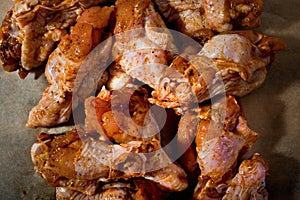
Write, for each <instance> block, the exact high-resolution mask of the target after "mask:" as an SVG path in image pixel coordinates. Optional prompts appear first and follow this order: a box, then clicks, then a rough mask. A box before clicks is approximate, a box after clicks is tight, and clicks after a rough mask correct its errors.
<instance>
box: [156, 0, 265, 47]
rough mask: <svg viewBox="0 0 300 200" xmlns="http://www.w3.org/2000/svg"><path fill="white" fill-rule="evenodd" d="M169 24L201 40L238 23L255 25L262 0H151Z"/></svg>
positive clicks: (239, 24) (227, 29)
mask: <svg viewBox="0 0 300 200" xmlns="http://www.w3.org/2000/svg"><path fill="white" fill-rule="evenodd" d="M155 3H156V5H157V7H158V9H159V11H160V13H161V14H162V15H163V16H164V18H165V19H166V20H167V21H168V22H169V23H170V24H171V27H172V28H173V27H174V28H175V29H176V30H178V31H180V32H182V33H184V34H187V35H188V36H190V37H193V38H194V39H196V40H198V41H200V42H202V43H203V42H205V41H206V40H207V39H210V38H211V37H212V36H213V35H214V32H215V31H216V32H224V31H229V30H232V29H233V26H239V27H241V26H242V27H251V28H254V27H258V26H259V25H260V16H261V14H262V11H263V0H251V1H246V0H229V1H225V0H217V1H211V0H196V1H191V0H184V1H178V0H175V1H171V0H163V1H161V0H155Z"/></svg>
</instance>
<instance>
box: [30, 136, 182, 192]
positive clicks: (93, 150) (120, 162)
mask: <svg viewBox="0 0 300 200" xmlns="http://www.w3.org/2000/svg"><path fill="white" fill-rule="evenodd" d="M79 134H80V137H79V136H78V134H77V132H76V131H70V132H68V133H66V134H64V135H59V136H49V135H42V136H40V137H42V138H44V139H43V140H42V141H41V140H39V141H38V142H37V143H35V144H34V145H33V146H32V149H31V156H32V160H33V163H34V166H35V169H36V171H37V172H39V173H40V174H41V175H42V176H43V178H44V179H45V180H46V181H47V182H48V183H49V184H50V185H51V186H54V187H68V188H71V189H73V190H77V191H80V192H83V193H85V194H88V195H92V194H95V191H96V186H97V183H99V182H103V181H104V182H108V181H116V180H119V179H123V180H128V179H131V178H141V177H144V178H145V179H148V180H152V181H153V182H156V183H158V184H159V185H160V186H161V187H163V188H165V189H166V190H169V191H182V190H184V189H185V188H186V187H187V180H186V174H185V172H184V170H183V169H182V168H181V167H179V166H178V165H177V164H175V163H173V162H172V161H171V160H170V158H169V157H168V156H167V155H166V153H165V152H164V151H163V149H161V146H160V142H159V140H157V139H155V138H153V139H152V140H151V141H146V142H141V141H132V142H128V143H127V144H120V145H117V144H109V143H107V142H105V141H100V140H98V139H94V138H92V137H85V134H86V133H84V132H82V131H81V132H79ZM80 138H82V139H83V142H82V141H81V140H80Z"/></svg>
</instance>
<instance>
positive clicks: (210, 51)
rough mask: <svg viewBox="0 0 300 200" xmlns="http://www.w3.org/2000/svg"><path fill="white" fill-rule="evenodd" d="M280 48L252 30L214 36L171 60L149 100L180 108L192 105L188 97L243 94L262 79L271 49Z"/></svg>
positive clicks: (278, 43)
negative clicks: (197, 49)
mask: <svg viewBox="0 0 300 200" xmlns="http://www.w3.org/2000/svg"><path fill="white" fill-rule="evenodd" d="M284 48H285V44H284V42H283V41H281V40H280V39H278V38H275V37H269V36H266V35H262V34H258V33H254V32H252V31H233V32H229V33H224V34H220V35H217V36H214V37H213V38H212V39H211V40H209V41H208V42H207V43H206V44H205V45H204V46H203V48H202V50H201V51H200V52H199V53H198V54H197V55H183V56H178V57H177V58H175V59H174V60H173V62H172V64H171V65H170V67H169V68H168V69H167V70H166V73H165V74H164V75H163V77H162V78H161V79H160V83H159V87H158V88H155V91H154V92H153V93H152V98H151V99H150V102H151V103H156V104H158V105H161V106H162V107H165V108H178V109H179V111H178V112H180V110H182V109H185V107H189V106H190V105H189V104H191V105H195V103H196V102H192V101H191V99H196V101H198V102H199V103H200V102H203V101H205V100H207V99H210V98H212V97H214V96H217V95H220V94H223V95H225V92H226V94H228V95H236V96H244V95H246V94H248V93H250V92H251V91H253V90H255V89H256V88H258V87H259V86H260V85H261V84H262V83H263V82H264V80H265V77H266V74H267V67H268V66H269V65H270V64H271V63H272V61H273V58H274V52H275V51H277V50H282V49H284ZM184 104H186V105H184ZM180 106H181V108H180Z"/></svg>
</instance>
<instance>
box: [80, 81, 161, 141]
mask: <svg viewBox="0 0 300 200" xmlns="http://www.w3.org/2000/svg"><path fill="white" fill-rule="evenodd" d="M147 96H148V92H147V90H146V89H144V88H141V87H126V88H123V89H122V90H116V91H108V90H106V89H104V88H103V89H102V90H101V91H100V93H99V94H98V95H97V97H89V98H87V99H86V100H85V114H86V120H85V125H86V130H87V131H88V132H91V133H92V132H97V133H98V134H100V135H101V136H102V137H107V138H108V139H110V140H111V141H113V142H117V143H127V142H130V141H133V140H144V139H145V140H147V139H150V138H152V137H155V136H157V134H158V133H159V128H158V127H157V124H156V123H155V122H154V119H153V117H151V114H150V110H149V109H150V104H149V102H148V99H147ZM151 121H152V123H151ZM103 134H104V135H103Z"/></svg>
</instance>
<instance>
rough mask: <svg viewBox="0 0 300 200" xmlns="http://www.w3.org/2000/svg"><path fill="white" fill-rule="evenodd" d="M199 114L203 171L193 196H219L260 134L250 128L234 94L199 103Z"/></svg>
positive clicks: (199, 159)
mask: <svg viewBox="0 0 300 200" xmlns="http://www.w3.org/2000/svg"><path fill="white" fill-rule="evenodd" d="M197 117H198V118H199V125H198V127H196V128H194V130H195V131H196V132H197V133H196V138H195V142H196V151H197V154H198V158H197V159H198V164H199V167H200V170H201V174H200V176H199V178H198V181H199V182H198V185H197V187H196V189H195V193H194V197H195V198H196V199H205V198H206V197H211V198H216V199H220V197H222V196H223V195H224V194H225V191H226V188H227V185H228V181H230V180H231V179H232V177H233V175H234V169H235V166H236V164H237V160H238V158H239V157H241V156H242V155H244V154H245V153H246V152H247V151H248V150H249V149H250V148H251V146H253V144H254V143H255V142H256V140H257V138H258V134H257V133H255V132H254V131H252V130H251V129H250V128H249V127H248V125H247V122H246V120H245V118H244V117H243V116H242V114H241V111H240V106H239V105H238V103H237V101H236V100H235V98H234V97H232V96H227V97H226V98H225V99H223V98H220V99H218V100H216V101H215V102H214V103H213V104H212V105H205V106H200V107H199V112H198V114H197ZM191 129H192V127H191Z"/></svg>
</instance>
